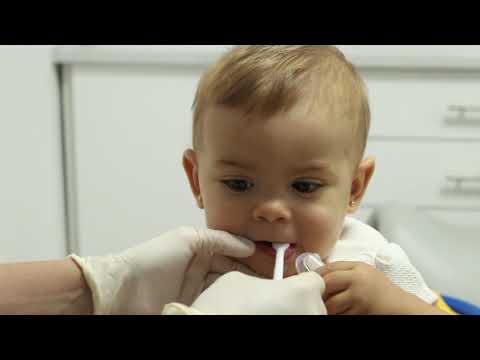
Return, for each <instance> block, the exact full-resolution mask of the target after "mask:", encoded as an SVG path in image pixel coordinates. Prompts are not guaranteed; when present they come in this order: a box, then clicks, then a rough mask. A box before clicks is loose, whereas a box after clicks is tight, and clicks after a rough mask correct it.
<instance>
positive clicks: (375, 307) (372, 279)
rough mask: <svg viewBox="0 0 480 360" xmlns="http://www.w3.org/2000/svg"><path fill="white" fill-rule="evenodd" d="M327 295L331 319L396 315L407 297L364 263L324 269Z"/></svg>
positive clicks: (339, 264) (344, 264) (346, 262)
mask: <svg viewBox="0 0 480 360" xmlns="http://www.w3.org/2000/svg"><path fill="white" fill-rule="evenodd" d="M319 273H320V275H321V276H322V277H323V279H324V280H325V286H326V290H325V293H324V294H323V299H324V300H325V306H326V308H327V311H328V314H329V315H336V314H337V315H338V314H342V315H361V314H362V315H373V314H379V315H381V314H383V315H387V314H394V313H395V312H396V310H395V309H396V307H397V305H398V304H399V302H402V299H404V298H405V295H406V294H407V293H406V292H405V291H403V290H402V289H401V288H400V287H398V286H397V285H395V284H394V283H392V282H391V281H390V280H389V279H388V278H387V277H386V276H385V275H384V274H383V273H382V272H380V271H379V270H377V269H375V268H374V267H372V266H370V265H367V264H365V263H362V262H350V261H338V262H333V263H330V264H328V265H326V266H324V267H323V268H322V269H321V270H320V271H319Z"/></svg>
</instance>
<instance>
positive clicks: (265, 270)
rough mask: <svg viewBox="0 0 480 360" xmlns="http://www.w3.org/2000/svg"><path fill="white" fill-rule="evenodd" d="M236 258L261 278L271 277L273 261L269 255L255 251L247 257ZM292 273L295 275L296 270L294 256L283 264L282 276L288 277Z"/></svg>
mask: <svg viewBox="0 0 480 360" xmlns="http://www.w3.org/2000/svg"><path fill="white" fill-rule="evenodd" d="M236 260H237V261H238V262H240V263H242V264H244V265H247V266H248V267H249V268H250V269H251V270H253V271H254V272H255V273H256V274H257V275H259V276H260V277H262V278H267V279H272V278H273V269H274V267H275V261H274V259H273V258H271V257H267V256H264V255H262V254H258V253H256V254H254V255H253V256H250V257H248V258H243V259H236ZM293 275H297V270H296V269H295V258H291V259H289V260H288V261H286V262H285V264H284V277H289V276H293Z"/></svg>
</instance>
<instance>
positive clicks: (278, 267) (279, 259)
mask: <svg viewBox="0 0 480 360" xmlns="http://www.w3.org/2000/svg"><path fill="white" fill-rule="evenodd" d="M284 254H285V250H283V251H282V250H278V251H277V253H276V255H275V268H274V269H273V280H282V279H283V260H284Z"/></svg>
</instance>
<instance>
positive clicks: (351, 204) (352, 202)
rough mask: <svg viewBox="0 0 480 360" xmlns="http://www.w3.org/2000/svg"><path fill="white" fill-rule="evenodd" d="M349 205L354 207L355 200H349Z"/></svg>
mask: <svg viewBox="0 0 480 360" xmlns="http://www.w3.org/2000/svg"><path fill="white" fill-rule="evenodd" d="M348 205H350V207H351V208H353V207H354V206H355V201H353V200H350V202H349V204H348Z"/></svg>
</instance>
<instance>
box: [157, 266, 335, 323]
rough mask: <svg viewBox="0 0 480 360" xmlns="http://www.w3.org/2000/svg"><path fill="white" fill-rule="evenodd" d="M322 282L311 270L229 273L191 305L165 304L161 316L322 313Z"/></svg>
mask: <svg viewBox="0 0 480 360" xmlns="http://www.w3.org/2000/svg"><path fill="white" fill-rule="evenodd" d="M324 291H325V283H324V281H323V279H322V277H321V276H320V275H318V274H317V273H315V272H309V273H303V274H300V275H296V276H291V277H288V278H286V279H283V280H270V279H261V278H257V277H254V276H249V275H245V274H242V273H240V272H230V273H228V274H225V275H223V276H221V277H220V278H218V279H217V281H215V282H214V283H213V284H212V285H211V286H210V287H209V288H208V289H206V290H205V291H204V292H203V293H202V294H201V295H200V296H199V297H198V298H197V300H195V302H194V303H193V304H192V306H191V307H187V306H184V305H182V304H178V303H172V304H168V305H167V306H166V307H165V309H164V312H163V314H165V315H190V314H191V315H194V314H195V315H201V314H205V315H207V314H212V315H213V314H215V315H326V314H327V310H326V308H325V305H324V303H323V300H322V294H323V292H324Z"/></svg>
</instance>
